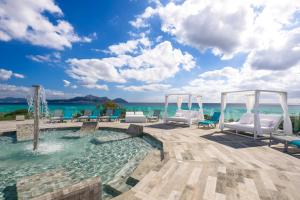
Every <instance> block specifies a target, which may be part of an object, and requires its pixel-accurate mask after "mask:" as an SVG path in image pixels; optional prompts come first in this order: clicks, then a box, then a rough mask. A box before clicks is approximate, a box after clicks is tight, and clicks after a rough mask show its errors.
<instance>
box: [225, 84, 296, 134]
mask: <svg viewBox="0 0 300 200" xmlns="http://www.w3.org/2000/svg"><path fill="white" fill-rule="evenodd" d="M230 93H244V94H245V96H246V97H247V100H246V107H247V113H246V114H244V115H243V116H242V117H241V119H240V120H239V121H238V122H231V123H225V122H224V112H225V109H226V102H227V95H228V94H230ZM261 93H275V94H278V96H279V101H280V105H281V108H282V110H283V115H276V114H260V113H259V100H260V94H261ZM282 121H283V131H284V133H285V134H287V135H288V134H292V122H291V119H290V117H289V113H288V104H287V92H284V91H273V90H242V91H231V92H222V94H221V117H220V122H219V124H220V129H221V130H222V131H223V129H224V128H229V129H233V130H236V131H243V132H251V133H253V134H254V138H255V139H256V138H257V136H258V135H259V136H260V135H263V134H272V133H273V132H275V131H277V129H278V126H279V125H280V123H281V122H282Z"/></svg>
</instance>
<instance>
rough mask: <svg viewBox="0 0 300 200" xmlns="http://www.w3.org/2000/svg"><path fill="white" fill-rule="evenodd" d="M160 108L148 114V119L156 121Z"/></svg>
mask: <svg viewBox="0 0 300 200" xmlns="http://www.w3.org/2000/svg"><path fill="white" fill-rule="evenodd" d="M160 112H161V111H160V110H154V112H153V115H151V116H148V117H147V119H148V121H158V120H159V118H160Z"/></svg>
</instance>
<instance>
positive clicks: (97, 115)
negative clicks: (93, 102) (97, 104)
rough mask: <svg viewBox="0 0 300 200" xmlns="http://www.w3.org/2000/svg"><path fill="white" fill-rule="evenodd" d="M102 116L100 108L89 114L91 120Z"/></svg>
mask: <svg viewBox="0 0 300 200" xmlns="http://www.w3.org/2000/svg"><path fill="white" fill-rule="evenodd" d="M100 116H101V112H100V111H99V110H94V111H93V112H92V114H91V115H90V116H88V119H89V120H98V119H99V117H100Z"/></svg>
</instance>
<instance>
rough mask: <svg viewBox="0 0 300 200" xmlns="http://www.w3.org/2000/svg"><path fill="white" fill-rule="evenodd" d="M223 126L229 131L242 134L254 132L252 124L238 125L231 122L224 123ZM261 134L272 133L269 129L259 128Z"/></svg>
mask: <svg viewBox="0 0 300 200" xmlns="http://www.w3.org/2000/svg"><path fill="white" fill-rule="evenodd" d="M224 126H225V127H226V128H229V129H233V130H238V131H244V132H253V131H254V124H240V123H239V122H231V123H225V124H224ZM261 130H262V132H263V133H270V132H272V130H273V129H272V128H271V127H263V126H262V127H261Z"/></svg>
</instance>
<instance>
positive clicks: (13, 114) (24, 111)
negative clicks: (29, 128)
mask: <svg viewBox="0 0 300 200" xmlns="http://www.w3.org/2000/svg"><path fill="white" fill-rule="evenodd" d="M16 115H24V116H25V119H29V114H28V111H27V109H20V110H16V111H13V112H9V113H4V114H1V115H0V121H3V120H15V119H16Z"/></svg>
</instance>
